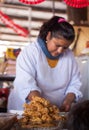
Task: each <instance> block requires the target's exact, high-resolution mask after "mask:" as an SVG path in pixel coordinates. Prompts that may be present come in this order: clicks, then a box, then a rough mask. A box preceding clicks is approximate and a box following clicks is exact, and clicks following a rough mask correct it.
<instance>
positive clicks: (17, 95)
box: [8, 41, 82, 110]
mask: <svg viewBox="0 0 89 130" xmlns="http://www.w3.org/2000/svg"><path fill="white" fill-rule="evenodd" d="M80 87H81V81H80V73H79V70H78V66H77V63H76V60H75V58H74V55H73V53H72V51H71V50H69V49H67V50H66V51H65V52H64V53H63V55H62V57H60V58H59V61H58V63H57V65H56V67H54V68H51V67H50V66H49V64H48V62H47V58H46V56H45V54H44V53H43V51H42V49H41V47H40V46H39V44H38V43H37V41H36V42H34V43H30V44H29V45H28V46H26V47H25V48H24V49H23V50H22V51H21V52H20V54H19V56H18V58H17V64H16V78H15V81H14V89H12V90H11V92H10V95H9V99H8V110H12V109H14V110H23V104H24V103H25V102H26V98H27V96H28V94H29V93H30V91H33V90H38V91H39V92H41V94H42V96H43V97H45V98H46V99H48V100H50V101H51V102H52V103H54V104H55V105H57V106H60V105H61V104H62V102H63V100H64V98H65V96H66V94H67V93H70V92H73V93H75V95H76V101H78V100H79V99H80V98H81V97H82V93H81V92H80Z"/></svg>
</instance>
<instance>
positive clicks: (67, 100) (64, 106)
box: [59, 93, 75, 112]
mask: <svg viewBox="0 0 89 130" xmlns="http://www.w3.org/2000/svg"><path fill="white" fill-rule="evenodd" d="M74 100H75V94H74V93H68V94H67V96H66V98H65V100H64V102H63V104H62V106H61V107H60V108H59V109H60V111H65V112H68V111H69V110H70V109H71V105H72V103H73V102H74Z"/></svg>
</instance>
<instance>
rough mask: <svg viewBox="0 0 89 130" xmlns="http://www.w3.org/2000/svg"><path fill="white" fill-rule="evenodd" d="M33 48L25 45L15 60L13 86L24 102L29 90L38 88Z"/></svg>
mask: <svg viewBox="0 0 89 130" xmlns="http://www.w3.org/2000/svg"><path fill="white" fill-rule="evenodd" d="M34 55H35V56H36V54H34V50H33V48H32V47H31V46H30V47H26V48H25V49H24V50H22V51H21V52H20V54H19V56H18V58H17V61H16V78H15V81H14V87H15V90H16V91H17V94H18V95H19V97H20V99H21V100H23V101H24V102H25V99H26V98H27V96H28V94H29V93H30V91H33V90H38V91H39V92H41V90H40V88H39V87H38V86H37V82H36V80H35V79H36V59H35V57H34Z"/></svg>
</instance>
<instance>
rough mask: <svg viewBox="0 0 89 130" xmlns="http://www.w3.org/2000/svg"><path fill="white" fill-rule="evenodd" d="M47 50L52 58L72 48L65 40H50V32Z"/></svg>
mask: <svg viewBox="0 0 89 130" xmlns="http://www.w3.org/2000/svg"><path fill="white" fill-rule="evenodd" d="M46 40H47V49H48V51H49V52H50V54H51V55H52V56H54V57H55V56H58V55H59V54H61V53H63V52H64V51H65V50H66V49H68V47H69V46H70V44H71V42H70V41H68V40H66V39H64V38H61V39H59V38H54V37H53V38H50V32H49V33H48V35H47V38H46Z"/></svg>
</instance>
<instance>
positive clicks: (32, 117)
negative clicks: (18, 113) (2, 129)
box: [20, 97, 61, 128]
mask: <svg viewBox="0 0 89 130" xmlns="http://www.w3.org/2000/svg"><path fill="white" fill-rule="evenodd" d="M59 120H61V116H60V111H59V109H58V108H57V106H55V105H53V104H51V103H50V102H49V101H48V100H46V99H44V98H41V97H33V98H32V101H31V102H30V104H26V103H25V104H24V113H23V118H21V119H20V123H21V125H22V127H29V128H32V127H51V126H56V125H57V124H58V122H59Z"/></svg>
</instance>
